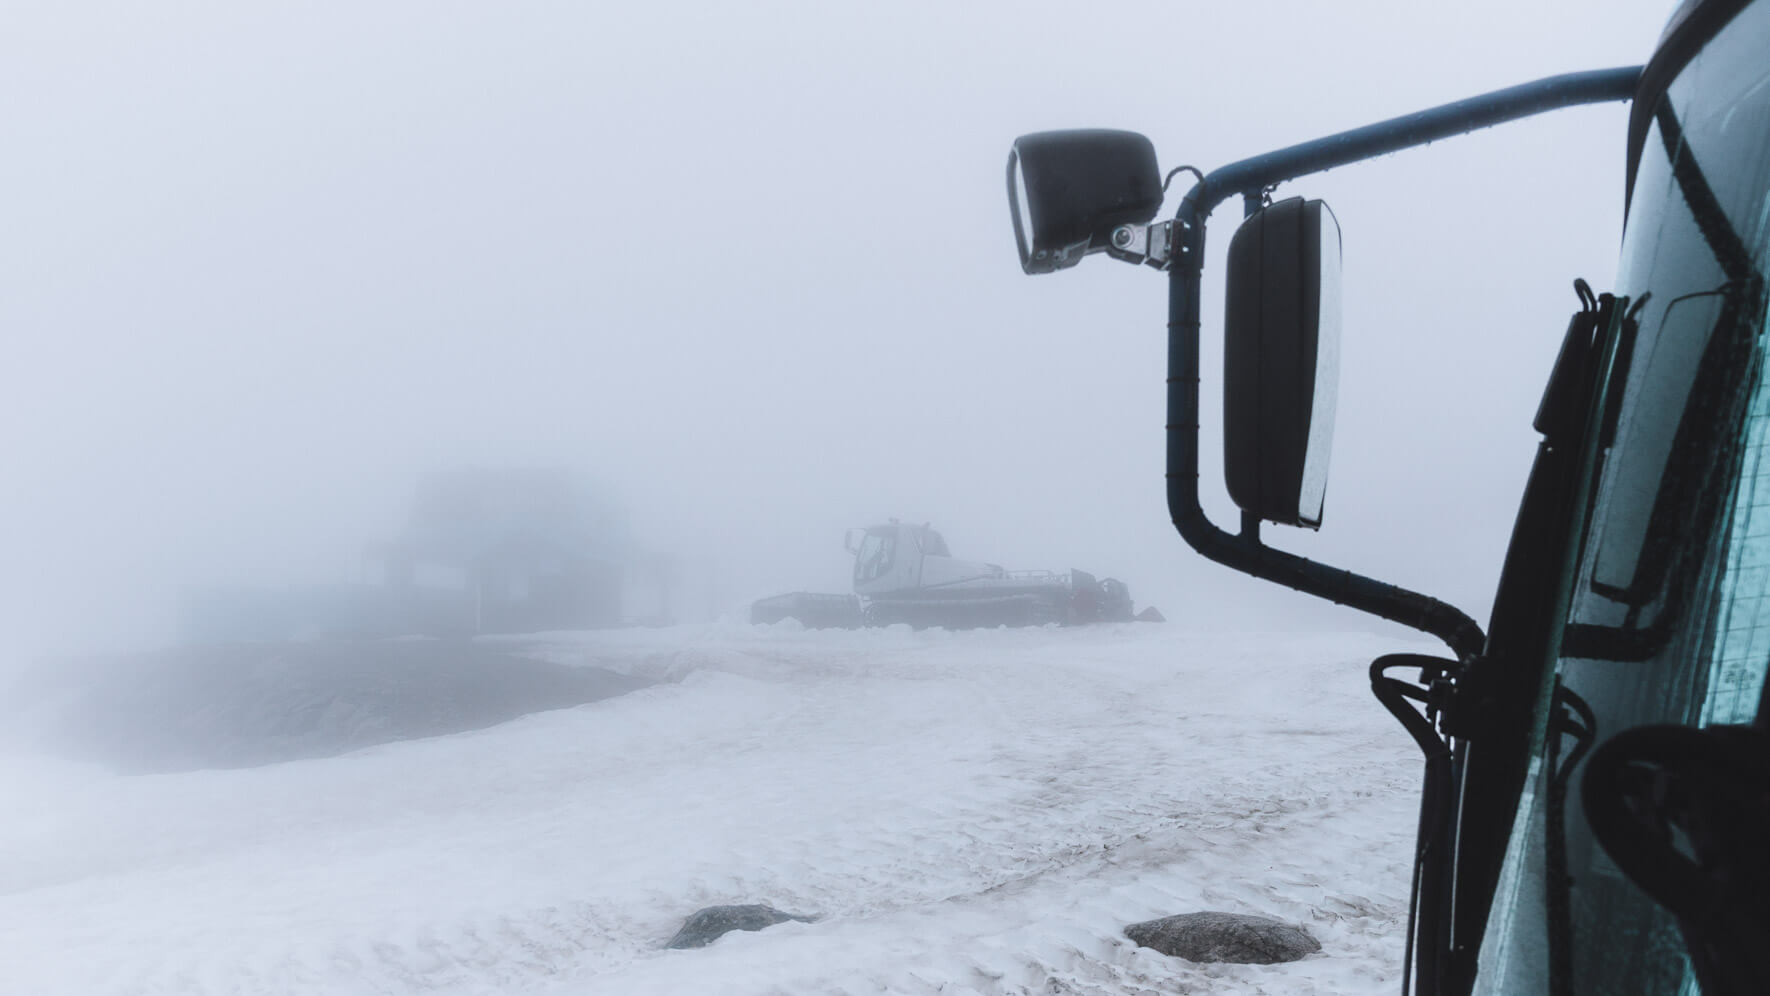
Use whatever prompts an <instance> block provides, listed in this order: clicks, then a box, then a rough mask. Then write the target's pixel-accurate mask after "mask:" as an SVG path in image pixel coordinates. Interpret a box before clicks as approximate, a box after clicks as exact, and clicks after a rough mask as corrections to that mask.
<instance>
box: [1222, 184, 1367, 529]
mask: <svg viewBox="0 0 1770 996" xmlns="http://www.w3.org/2000/svg"><path fill="white" fill-rule="evenodd" d="M1339 358H1340V226H1339V223H1338V222H1337V221H1336V220H1335V219H1334V214H1333V212H1332V211H1330V210H1328V206H1327V205H1326V204H1325V203H1323V202H1322V201H1310V200H1304V199H1302V198H1300V197H1293V198H1291V199H1289V200H1284V201H1280V202H1278V203H1276V204H1271V205H1268V206H1266V207H1264V208H1262V209H1261V210H1259V211H1257V212H1255V213H1254V214H1253V215H1251V216H1249V217H1248V218H1247V219H1246V220H1245V221H1243V222H1242V225H1241V227H1240V228H1238V229H1237V230H1236V232H1235V236H1234V237H1233V238H1231V239H1230V241H1229V273H1228V288H1227V292H1226V315H1225V320H1224V343H1223V464H1224V466H1223V471H1224V476H1225V477H1226V478H1227V483H1228V486H1229V496H1230V497H1231V498H1232V499H1234V500H1235V503H1236V504H1237V505H1238V506H1240V507H1241V508H1242V510H1243V511H1245V512H1250V513H1252V514H1254V515H1256V516H1258V517H1259V518H1261V519H1264V520H1266V521H1269V522H1277V523H1282V524H1284V525H1290V526H1304V527H1307V528H1310V529H1315V528H1319V527H1320V525H1321V512H1322V503H1323V500H1324V499H1325V497H1326V494H1327V472H1328V453H1329V450H1330V447H1331V443H1332V439H1333V432H1334V402H1335V393H1336V390H1337V387H1338V380H1339V365H1340V364H1339Z"/></svg>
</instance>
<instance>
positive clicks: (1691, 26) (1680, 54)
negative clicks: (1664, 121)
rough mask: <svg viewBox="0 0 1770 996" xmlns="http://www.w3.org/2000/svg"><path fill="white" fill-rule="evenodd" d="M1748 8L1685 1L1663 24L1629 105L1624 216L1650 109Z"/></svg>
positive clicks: (1745, 3) (1737, 1)
mask: <svg viewBox="0 0 1770 996" xmlns="http://www.w3.org/2000/svg"><path fill="white" fill-rule="evenodd" d="M1749 6H1751V0H1685V2H1684V3H1683V4H1682V5H1680V6H1679V7H1678V9H1677V10H1676V11H1673V13H1672V16H1671V19H1670V20H1668V21H1667V22H1666V27H1665V31H1663V32H1662V33H1661V34H1660V36H1659V44H1658V45H1657V46H1656V47H1655V48H1654V50H1653V57H1652V58H1651V59H1649V60H1648V61H1647V66H1646V68H1644V69H1643V70H1642V71H1641V82H1640V83H1639V84H1638V85H1637V86H1636V88H1635V99H1634V101H1633V102H1632V103H1631V104H1630V109H1629V160H1628V163H1629V165H1628V175H1627V179H1626V180H1625V187H1624V194H1623V211H1624V214H1625V216H1626V215H1627V212H1628V209H1629V206H1630V204H1631V203H1632V202H1633V200H1634V196H1635V171H1636V169H1638V168H1639V167H1640V165H1641V149H1642V146H1643V145H1644V144H1645V143H1646V141H1647V128H1648V126H1649V125H1650V124H1652V123H1653V109H1654V107H1655V105H1657V104H1658V103H1659V98H1660V96H1661V95H1663V94H1664V93H1665V91H1666V88H1667V87H1669V86H1671V85H1672V80H1674V79H1676V78H1677V76H1678V73H1679V72H1681V71H1682V70H1683V69H1684V67H1685V66H1687V65H1689V64H1690V61H1691V60H1692V59H1694V58H1696V54H1697V53H1698V52H1701V51H1702V48H1703V46H1704V45H1707V44H1708V43H1709V40H1710V39H1712V38H1714V37H1715V36H1716V35H1718V34H1720V33H1721V29H1723V28H1725V27H1726V26H1727V25H1728V23H1729V22H1731V21H1732V20H1733V18H1734V16H1735V15H1737V14H1738V13H1739V12H1740V11H1742V10H1744V9H1745V8H1747V7H1749Z"/></svg>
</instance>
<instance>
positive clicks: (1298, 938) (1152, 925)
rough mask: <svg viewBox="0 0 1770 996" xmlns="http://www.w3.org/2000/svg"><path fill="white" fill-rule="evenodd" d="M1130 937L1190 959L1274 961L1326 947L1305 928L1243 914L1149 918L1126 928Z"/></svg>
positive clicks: (1265, 963) (1168, 952) (1293, 957)
mask: <svg viewBox="0 0 1770 996" xmlns="http://www.w3.org/2000/svg"><path fill="white" fill-rule="evenodd" d="M1125 936H1126V937H1129V938H1130V939H1131V940H1133V941H1136V942H1137V943H1138V944H1141V945H1143V946H1144V947H1146V948H1154V949H1155V950H1157V951H1160V952H1161V953H1162V954H1165V955H1173V956H1174V957H1176V958H1185V959H1186V960H1188V961H1233V962H1241V963H1244V964H1252V965H1271V964H1275V963H1277V962H1281V961H1296V960H1297V959H1299V958H1302V957H1304V956H1306V955H1312V954H1314V953H1316V952H1317V951H1320V950H1321V942H1320V941H1317V940H1316V939H1315V938H1314V937H1311V936H1310V934H1309V931H1308V930H1305V929H1304V928H1302V927H1299V926H1295V925H1293V924H1289V923H1285V922H1284V921H1282V920H1272V919H1268V918H1267V917H1263V916H1247V915H1244V914H1241V913H1182V914H1180V915H1178V916H1166V917H1162V918H1161V919H1160V920H1145V921H1144V922H1142V923H1134V924H1131V925H1130V926H1129V927H1126V928H1125Z"/></svg>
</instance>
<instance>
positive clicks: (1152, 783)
mask: <svg viewBox="0 0 1770 996" xmlns="http://www.w3.org/2000/svg"><path fill="white" fill-rule="evenodd" d="M1395 649H1413V648H1398V647H1397V645H1396V643H1395V642H1394V641H1385V640H1382V639H1379V638H1376V637H1372V636H1364V635H1356V636H1354V635H1336V636H1314V637H1307V638H1304V637H1294V636H1285V637H1279V636H1269V635H1268V636H1259V635H1247V636H1227V635H1212V636H1201V635H1197V634H1190V633H1187V632H1185V631H1184V630H1182V629H1179V628H1177V627H1175V626H1172V625H1168V626H1160V625H1138V624H1126V625H1121V626H1102V627H1094V628H1084V629H1072V630H1060V629H1055V628H1046V629H1039V630H989V631H976V632H967V633H948V632H944V631H926V632H912V631H910V630H908V629H907V628H902V627H894V628H891V629H886V630H873V631H858V632H830V631H822V632H816V631H803V630H799V629H797V628H795V625H794V624H792V623H787V624H783V625H780V626H775V627H750V626H743V625H721V626H714V627H707V628H687V627H681V628H675V629H663V630H631V631H618V632H603V633H594V634H550V635H548V636H545V637H541V638H536V639H534V640H530V641H525V642H524V644H523V645H522V646H521V647H520V651H521V653H523V654H524V655H527V656H531V657H542V658H545V659H548V660H553V661H558V662H561V663H568V664H574V665H585V666H595V667H600V668H607V669H610V670H612V671H615V672H619V673H623V674H628V675H632V676H635V677H639V678H644V679H648V680H653V681H656V682H657V683H656V684H653V685H651V686H649V687H645V688H642V689H640V690H638V691H634V692H630V693H628V694H625V695H621V696H618V697H615V698H610V699H605V700H603V701H599V702H594V703H590V704H586V705H580V706H576V707H574V708H569V709H561V710H556V711H551V712H540V713H534V714H531V715H528V716H525V717H523V718H520V719H517V720H515V721H512V722H508V723H504V724H502V725H498V726H494V727H491V728H488V729H482V730H477V731H473V732H468V733H458V734H453V735H448V736H440V737H434V738H429V739H419V740H406V741H401V742H397V743H390V744H385V745H382V746H378V747H372V748H369V749H365V750H360V751H357V752H354V753H349V754H344V755H342V756H337V757H328V758H321V759H312V760H301V761H291V762H287V763H280V764H270V765H265V766H261V767H256V768H244V769H235V770H199V771H189V772H182V773H175V774H148V775H127V774H118V773H114V771H113V769H110V768H106V767H101V766H98V765H93V764H86V763H76V762H71V761H52V760H47V759H45V758H44V757H42V756H40V755H34V754H25V753H13V754H10V755H7V756H4V757H0V792H3V793H4V797H5V798H6V799H7V800H8V805H7V807H6V812H5V815H4V816H0V992H5V993H35V994H51V993H69V994H75V993H77V994H99V993H131V994H134V993H142V994H148V993H199V994H207V993H408V992H411V993H542V994H553V993H558V994H568V993H569V994H595V993H608V994H634V993H695V994H702V993H880V992H887V993H946V994H959V993H1037V994H1054V993H1074V994H1083V993H1090V994H1092V993H1099V994H1107V993H1113V994H1117V993H1145V992H1151V993H1154V992H1160V993H1173V992H1191V993H1206V992H1227V993H1274V994H1279V993H1285V994H1291V993H1300V994H1301V993H1335V994H1357V993H1384V994H1388V993H1392V992H1394V991H1396V990H1398V988H1399V984H1400V972H1401V958H1402V940H1403V938H1402V935H1403V929H1404V924H1405V919H1406V897H1407V879H1408V871H1409V867H1410V853H1411V846H1412V838H1413V825H1414V820H1415V809H1414V807H1415V798H1416V795H1415V793H1416V792H1417V789H1418V779H1419V774H1420V762H1419V758H1418V755H1417V752H1416V750H1415V748H1414V747H1413V745H1412V743H1411V741H1409V740H1408V738H1407V736H1406V735H1405V734H1404V733H1403V732H1402V730H1401V729H1400V727H1399V726H1397V725H1396V724H1395V723H1394V721H1393V720H1391V719H1390V718H1389V717H1388V716H1387V714H1385V713H1384V712H1383V710H1382V709H1381V708H1380V707H1379V706H1378V705H1377V704H1376V703H1375V702H1374V701H1373V700H1372V699H1371V698H1370V694H1369V690H1368V689H1369V685H1368V681H1367V679H1366V677H1365V665H1366V664H1367V662H1368V661H1369V660H1370V658H1371V657H1372V656H1374V655H1376V654H1378V653H1382V652H1385V651H1389V650H1395ZM726 903H736V904H742V903H767V904H770V905H772V906H775V907H777V908H780V909H784V910H792V911H795V912H800V913H808V914H816V915H817V916H818V917H819V919H818V920H817V921H816V922H814V923H796V922H795V923H784V924H781V925H779V926H776V927H771V928H769V929H767V930H765V931H760V932H755V933H733V934H728V935H726V936H725V937H723V938H721V939H720V940H718V941H716V942H715V943H714V944H712V945H711V946H709V947H707V948H703V949H699V950H686V951H668V950H664V948H663V946H664V944H665V943H666V942H667V941H668V940H669V938H670V937H671V935H672V934H673V933H675V931H676V929H677V928H678V927H679V926H681V924H682V921H683V919H684V918H685V917H687V916H688V915H689V914H691V913H693V912H694V911H695V910H697V909H700V908H701V907H704V906H710V905H716V904H726ZM1199 910H1222V911H1227V912H1232V913H1253V914H1259V915H1265V916H1273V917H1278V918H1281V919H1285V920H1289V921H1291V922H1295V923H1300V924H1303V925H1304V926H1306V927H1307V928H1308V929H1309V930H1310V932H1311V933H1313V934H1314V936H1315V937H1316V938H1317V939H1319V940H1320V941H1321V944H1322V951H1321V953H1320V954H1316V955H1312V956H1310V957H1308V958H1305V959H1303V960H1302V961H1298V962H1293V963H1290V964H1283V965H1228V964H1193V963H1189V962H1186V961H1183V960H1180V959H1176V958H1170V957H1167V956H1163V955H1160V954H1158V953H1156V952H1154V951H1151V950H1149V949H1144V948H1138V947H1137V946H1136V945H1134V944H1132V943H1131V942H1130V941H1129V940H1127V939H1125V937H1124V936H1123V929H1124V927H1125V925H1127V924H1130V923H1134V922H1137V921H1140V920H1148V919H1153V918H1155V917H1160V916H1167V915H1170V914H1175V913H1187V912H1194V911H1199Z"/></svg>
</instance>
